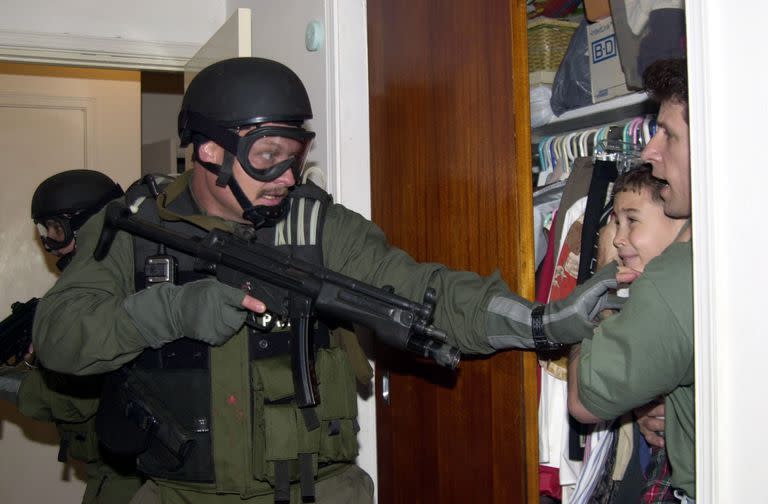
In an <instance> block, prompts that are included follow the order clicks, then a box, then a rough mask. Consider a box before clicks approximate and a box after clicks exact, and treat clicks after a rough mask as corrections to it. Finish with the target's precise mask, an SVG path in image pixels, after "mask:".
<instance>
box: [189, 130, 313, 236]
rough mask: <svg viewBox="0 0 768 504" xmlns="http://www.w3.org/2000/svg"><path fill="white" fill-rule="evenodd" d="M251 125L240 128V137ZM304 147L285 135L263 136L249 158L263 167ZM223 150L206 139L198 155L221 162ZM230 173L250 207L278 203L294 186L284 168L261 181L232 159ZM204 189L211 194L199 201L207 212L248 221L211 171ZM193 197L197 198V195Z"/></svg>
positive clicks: (281, 159) (284, 158) (290, 171)
mask: <svg viewBox="0 0 768 504" xmlns="http://www.w3.org/2000/svg"><path fill="white" fill-rule="evenodd" d="M252 129H253V128H243V129H242V130H240V131H239V135H240V136H244V135H245V134H246V133H248V132H249V131H251V130H252ZM303 150H304V145H303V144H302V143H301V142H299V141H297V140H294V139H291V138H285V137H267V138H262V139H260V140H258V141H257V142H256V143H255V144H254V145H253V147H252V149H251V151H250V158H249V159H250V160H251V164H252V165H253V166H256V167H259V166H261V165H263V166H264V167H265V168H267V167H269V166H272V165H275V164H277V163H279V162H281V161H284V160H286V159H288V158H290V157H291V156H298V155H301V153H302V152H303ZM224 152H225V151H224V149H223V148H222V147H221V146H219V145H218V144H216V143H214V142H208V143H207V144H205V145H204V146H202V147H201V152H200V155H201V156H203V155H204V153H206V154H207V158H206V159H205V160H210V161H212V162H214V163H216V164H222V162H223V161H224ZM232 174H233V176H234V178H235V180H236V181H237V183H238V184H239V185H240V188H241V189H242V190H243V193H245V195H246V197H247V198H248V200H249V201H250V202H251V204H252V205H254V206H260V205H263V206H276V205H279V204H280V203H281V202H282V201H283V199H285V197H286V196H288V192H289V189H290V188H291V187H293V186H294V185H296V182H297V181H296V178H295V177H294V175H293V172H292V170H290V169H288V170H285V172H283V173H282V174H281V175H280V176H278V177H277V178H276V179H274V180H271V181H269V182H262V181H259V180H256V179H254V178H252V177H250V176H249V175H248V174H247V173H246V172H245V170H244V169H243V167H242V166H241V165H240V162H239V161H238V160H237V158H235V160H234V164H233V165H232ZM206 179H207V183H206V188H207V190H208V192H209V194H210V195H211V196H212V198H211V200H210V201H208V200H207V199H202V200H201V201H199V203H200V204H202V205H203V207H204V208H205V210H206V211H207V212H208V213H209V214H211V215H217V216H219V217H223V218H224V219H227V220H232V221H237V222H248V221H246V220H245V219H243V217H242V215H243V209H242V208H241V206H240V204H239V203H238V202H237V200H236V199H235V196H234V195H233V194H232V191H231V190H230V189H229V187H219V186H216V185H215V180H216V176H215V175H212V174H211V173H207V175H206ZM196 196H198V197H199V195H198V194H196Z"/></svg>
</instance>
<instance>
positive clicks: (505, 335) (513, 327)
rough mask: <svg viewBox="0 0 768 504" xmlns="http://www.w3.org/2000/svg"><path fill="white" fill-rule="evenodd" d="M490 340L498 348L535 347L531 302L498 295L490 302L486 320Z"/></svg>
mask: <svg viewBox="0 0 768 504" xmlns="http://www.w3.org/2000/svg"><path fill="white" fill-rule="evenodd" d="M485 328H486V333H487V334H488V342H489V343H490V344H491V346H492V347H493V348H495V349H497V350H503V349H506V348H525V349H527V348H533V338H532V336H531V303H530V302H529V301H524V300H515V299H512V298H508V297H501V296H496V297H494V298H493V299H491V302H490V303H488V308H487V314H486V320H485Z"/></svg>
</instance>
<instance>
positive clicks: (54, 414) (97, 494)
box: [17, 369, 142, 504]
mask: <svg viewBox="0 0 768 504" xmlns="http://www.w3.org/2000/svg"><path fill="white" fill-rule="evenodd" d="M86 378H87V377H86ZM86 378H80V377H68V376H67V377H65V376H62V375H59V374H57V373H52V372H48V371H46V370H42V369H34V370H32V371H29V372H28V373H26V375H25V377H24V379H23V381H22V382H21V387H20V388H19V392H18V396H17V401H18V408H19V411H20V412H21V413H22V414H23V415H25V416H27V417H30V418H34V419H36V420H40V421H44V422H55V423H56V428H57V430H58V432H59V436H60V438H61V443H62V445H61V447H62V451H63V452H65V453H60V457H63V456H66V455H68V456H70V457H72V458H73V459H75V460H79V461H82V462H84V463H85V469H86V476H87V482H86V488H85V493H84V495H83V500H82V502H83V504H99V503H103V504H112V503H114V504H120V503H128V502H130V500H131V498H132V497H133V495H134V494H135V493H136V492H137V491H138V489H139V487H141V484H142V480H141V478H139V476H138V475H137V474H136V473H135V471H133V469H132V468H130V467H123V466H124V465H125V461H112V462H113V464H116V465H115V467H113V464H110V463H107V462H106V461H105V460H104V458H103V456H102V454H101V453H100V450H99V443H98V440H97V439H96V430H95V425H94V423H95V415H96V410H97V409H98V405H99V401H98V399H97V398H95V397H96V395H97V391H96V384H94V383H88V380H87V379H86ZM73 382H74V383H73ZM97 383H98V382H97ZM66 387H69V388H70V389H71V390H77V391H78V393H80V392H82V393H83V396H82V397H76V396H73V395H69V394H64V393H62V392H59V390H61V389H62V388H66ZM89 396H90V397H89Z"/></svg>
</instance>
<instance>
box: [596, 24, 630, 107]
mask: <svg viewBox="0 0 768 504" xmlns="http://www.w3.org/2000/svg"><path fill="white" fill-rule="evenodd" d="M587 46H588V47H589V72H590V77H591V79H592V103H598V102H601V101H605V100H609V99H611V98H614V97H616V96H622V95H625V94H628V93H629V92H630V91H629V89H627V82H626V79H625V78H624V72H623V71H622V69H621V61H620V60H619V46H618V44H617V43H616V33H615V32H614V30H613V20H612V19H611V18H610V17H609V18H605V19H602V20H600V21H598V22H596V23H592V24H590V25H588V26H587Z"/></svg>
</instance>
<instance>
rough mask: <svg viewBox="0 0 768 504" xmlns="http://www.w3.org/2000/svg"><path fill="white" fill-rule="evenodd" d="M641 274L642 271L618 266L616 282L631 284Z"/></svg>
mask: <svg viewBox="0 0 768 504" xmlns="http://www.w3.org/2000/svg"><path fill="white" fill-rule="evenodd" d="M641 273H642V271H637V270H635V269H632V268H630V267H629V266H619V269H618V271H617V272H616V281H617V282H619V283H620V284H631V283H632V282H634V281H635V280H637V277H639V276H640V274H641Z"/></svg>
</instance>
